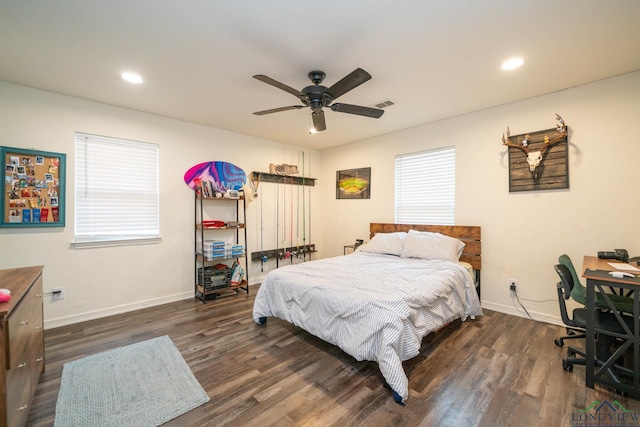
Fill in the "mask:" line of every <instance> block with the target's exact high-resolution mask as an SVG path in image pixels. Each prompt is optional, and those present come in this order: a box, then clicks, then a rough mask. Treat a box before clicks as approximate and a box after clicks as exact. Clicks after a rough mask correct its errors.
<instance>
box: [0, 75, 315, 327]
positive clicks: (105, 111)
mask: <svg viewBox="0 0 640 427" xmlns="http://www.w3.org/2000/svg"><path fill="white" fill-rule="evenodd" d="M74 132H86V133H92V134H98V135H106V136H112V137H117V138H124V139H131V140H138V141H145V142H152V143H156V144H159V146H160V232H161V236H162V243H161V244H155V245H140V246H128V247H126V246H121V247H110V248H99V249H78V250H75V249H72V248H71V247H70V243H71V242H72V241H73V227H74V225H73V224H74V209H73V206H74V194H73V192H74V188H75V186H74V165H75V162H74ZM0 145H2V146H6V147H15V148H27V149H37V150H44V151H52V152H57V153H66V155H67V175H66V176H67V192H66V203H65V205H66V227H64V228H62V227H60V228H58V227H52V228H46V229H38V228H20V229H11V228H1V229H0V268H15V267H22V266H28V265H44V266H45V269H44V283H45V292H46V291H47V290H51V288H54V287H64V288H65V293H66V296H65V299H64V300H62V301H56V302H52V301H51V300H50V298H45V307H44V308H45V327H47V328H51V327H55V326H61V325H64V324H69V323H75V322H78V321H81V320H85V319H90V318H97V317H103V316H105V315H109V314H114V313H119V312H124V311H129V310H133V309H136V308H139V307H143V306H147V305H155V304H160V303H164V302H169V301H174V300H178V299H185V298H193V278H194V273H193V267H194V265H193V248H194V244H193V233H194V224H193V221H194V217H193V209H194V202H193V191H191V190H190V189H189V188H188V187H187V186H186V184H185V183H184V181H183V175H184V173H185V172H186V170H187V169H188V168H189V167H191V166H193V165H195V164H197V163H200V162H204V161H210V160H222V161H228V162H231V163H233V164H235V165H237V166H239V167H241V168H242V169H244V170H245V172H247V173H248V172H251V171H265V172H266V171H268V167H269V163H294V164H295V163H296V162H295V160H296V159H297V158H298V157H299V155H300V152H301V150H302V149H301V148H300V147H294V146H290V145H284V144H281V143H276V142H273V141H268V140H264V139H259V138H254V137H250V136H246V135H240V134H236V133H231V132H226V131H223V130H219V129H213V128H208V127H205V126H200V125H195V124H191V123H186V122H181V121H177V120H172V119H167V118H164V117H160V116H155V115H151V114H145V113H140V112H136V111H132V110H127V109H123V108H117V107H113V106H109V105H104V104H100V103H95V102H90V101H86V100H82V99H78V98H73V97H67V96H62V95H58V94H54V93H50V92H45V91H40V90H35V89H31V88H26V87H22V86H17V85H13V84H8V83H3V82H0ZM305 158H306V169H307V170H309V168H310V170H311V173H313V172H314V168H317V164H318V163H317V162H318V153H317V152H316V151H313V150H305ZM311 191H312V194H313V193H314V192H316V191H317V189H316V188H314V189H313V190H311ZM259 208H260V204H259V203H258V201H255V202H253V203H251V204H250V205H249V208H248V212H247V218H248V221H247V223H248V227H247V232H248V238H249V242H248V247H249V251H250V252H251V251H255V250H257V247H258V234H259V229H258V228H257V222H258V221H259V218H260V211H259ZM273 208H274V203H273V202H272V201H271V202H270V203H264V206H263V209H266V210H269V209H273ZM314 234H316V233H314ZM269 268H272V266H271V265H270V266H268V268H267V270H268V269H269ZM265 273H266V271H265V272H261V271H260V264H259V263H252V264H251V265H250V280H251V283H252V284H253V283H256V282H260V281H261V276H262V275H264V274H265Z"/></svg>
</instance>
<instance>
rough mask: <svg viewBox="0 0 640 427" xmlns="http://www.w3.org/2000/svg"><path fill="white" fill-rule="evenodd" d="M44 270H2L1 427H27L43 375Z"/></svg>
mask: <svg viewBox="0 0 640 427" xmlns="http://www.w3.org/2000/svg"><path fill="white" fill-rule="evenodd" d="M42 269H43V267H42V266H37V267H25V268H13V269H10V270H0V288H6V289H9V290H10V291H11V296H12V298H11V300H10V301H8V302H5V303H0V365H1V369H0V380H1V382H0V427H5V426H7V427H14V426H24V425H25V423H26V421H27V417H28V415H29V410H30V409H31V401H32V400H33V396H34V394H35V391H36V386H37V385H38V381H39V379H40V374H41V373H42V372H44V332H43V322H44V321H43V315H42Z"/></svg>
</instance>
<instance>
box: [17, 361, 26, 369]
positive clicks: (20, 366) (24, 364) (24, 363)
mask: <svg viewBox="0 0 640 427" xmlns="http://www.w3.org/2000/svg"><path fill="white" fill-rule="evenodd" d="M25 366H27V362H23V363H21V364H19V365H18V368H24V367H25Z"/></svg>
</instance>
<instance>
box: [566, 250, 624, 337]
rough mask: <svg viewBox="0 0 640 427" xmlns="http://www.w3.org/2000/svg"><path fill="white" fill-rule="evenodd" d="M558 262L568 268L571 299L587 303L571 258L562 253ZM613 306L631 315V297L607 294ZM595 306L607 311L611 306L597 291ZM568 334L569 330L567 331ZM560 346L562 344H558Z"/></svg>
mask: <svg viewBox="0 0 640 427" xmlns="http://www.w3.org/2000/svg"><path fill="white" fill-rule="evenodd" d="M558 264H562V265H564V266H566V267H567V268H568V269H569V272H570V274H571V277H572V278H573V284H574V286H573V290H572V291H571V299H573V300H574V301H575V302H577V303H580V304H582V305H587V288H586V287H585V286H584V285H583V284H582V283H581V282H580V278H579V277H578V274H577V273H576V269H575V267H574V266H573V262H571V258H569V255H567V254H563V255H560V256H559V257H558ZM607 296H608V297H609V299H610V300H611V302H612V303H613V305H614V307H615V308H616V309H617V310H618V311H619V312H620V313H629V314H631V315H633V299H632V298H629V297H625V296H624V295H616V294H609V293H608V294H607ZM596 308H597V309H599V310H605V311H609V310H611V307H609V304H607V302H606V301H605V300H604V298H603V297H602V295H600V293H599V292H596ZM567 333H569V334H570V332H567ZM560 347H562V346H560Z"/></svg>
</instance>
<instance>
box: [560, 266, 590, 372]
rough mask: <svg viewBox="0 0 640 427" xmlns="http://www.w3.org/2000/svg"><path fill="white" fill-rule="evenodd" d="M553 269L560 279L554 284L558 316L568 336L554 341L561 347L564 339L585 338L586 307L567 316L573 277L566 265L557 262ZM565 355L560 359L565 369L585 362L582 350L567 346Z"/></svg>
mask: <svg viewBox="0 0 640 427" xmlns="http://www.w3.org/2000/svg"><path fill="white" fill-rule="evenodd" d="M554 269H555V270H556V273H558V276H560V281H559V282H558V283H557V284H556V288H557V291H558V304H559V306H560V317H561V318H562V323H564V324H565V325H566V327H567V334H569V335H568V336H564V337H560V338H557V339H556V340H555V341H554V342H555V344H556V345H557V346H558V347H562V346H563V345H564V340H567V339H574V338H586V336H587V335H586V328H587V309H586V308H584V307H580V308H576V309H574V310H573V313H572V314H573V316H572V317H569V313H568V312H567V303H566V300H568V299H569V298H571V291H572V290H573V288H574V282H573V278H572V277H571V272H570V271H569V268H567V266H566V265H563V264H558V265H555V266H554ZM578 302H579V301H578ZM585 302H586V298H585ZM576 355H578V356H580V358H576V357H574V356H576ZM567 356H568V357H567V358H563V359H562V368H563V369H564V370H565V371H569V372H571V371H573V365H584V364H586V357H587V355H586V353H585V352H584V351H582V350H578V349H576V348H574V347H571V346H569V348H568V349H567Z"/></svg>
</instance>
